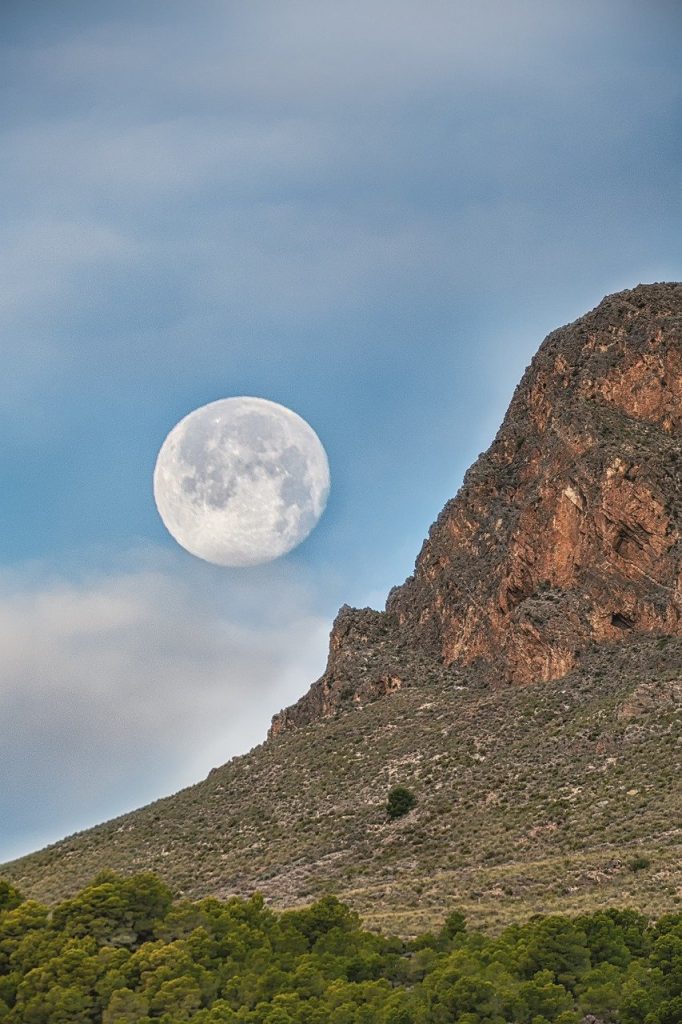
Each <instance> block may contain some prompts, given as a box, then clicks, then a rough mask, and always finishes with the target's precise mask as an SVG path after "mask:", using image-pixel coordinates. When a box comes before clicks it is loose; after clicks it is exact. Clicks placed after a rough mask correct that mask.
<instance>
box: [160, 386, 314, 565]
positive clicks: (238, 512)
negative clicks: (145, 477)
mask: <svg viewBox="0 0 682 1024" xmlns="http://www.w3.org/2000/svg"><path fill="white" fill-rule="evenodd" d="M329 484H330V480H329V462H328V461H327V454H326V452H325V450H324V448H323V447H322V443H321V441H320V439H319V438H318V436H317V434H316V433H315V431H314V430H313V428H312V427H311V426H310V425H309V424H308V423H306V421H305V420H304V419H302V418H301V417H300V416H298V415H297V414H296V413H295V412H292V411H291V409H287V408H286V407H285V406H283V405H278V404H277V403H276V402H269V401H267V400H266V399H264V398H223V399H220V401H217V402H211V403H210V404H209V405H203V406H202V407H201V408H199V409H195V410H194V412H191V413H189V415H188V416H185V418H184V419H182V420H180V422H179V423H178V424H176V426H174V427H173V429H172V430H171V432H170V433H169V435H168V437H167V438H166V440H165V441H164V442H163V445H162V446H161V450H160V451H159V454H158V458H157V460H156V467H155V469H154V500H155V501H156V507H157V509H158V510H159V515H160V516H161V519H162V520H163V522H164V524H165V526H166V528H167V530H168V531H169V533H170V534H171V535H172V536H173V537H174V538H175V540H176V541H177V542H178V544H180V545H181V546H182V547H183V548H185V549H186V550H187V551H189V552H191V553H192V554H193V555H196V556H197V557H198V558H203V559H204V560H205V561H207V562H214V563H215V564H216V565H226V566H246V565H258V564H259V563H261V562H270V561H272V559H274V558H279V557H280V555H285V554H286V553H287V552H288V551H291V550H292V549H293V548H295V547H296V546H297V545H298V544H300V543H301V541H302V540H304V539H305V537H307V536H308V534H309V533H310V531H311V530H312V529H313V527H314V526H315V525H316V524H317V521H318V520H319V518H320V516H321V515H322V513H323V512H324V508H325V505H326V503H327V497H328V495H329Z"/></svg>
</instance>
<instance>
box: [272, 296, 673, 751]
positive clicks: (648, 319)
mask: <svg viewBox="0 0 682 1024" xmlns="http://www.w3.org/2000/svg"><path fill="white" fill-rule="evenodd" d="M681 314H682V286H681V285H651V286H645V287H643V286H640V287H639V288H635V289H633V290H632V291H627V292H621V293H619V294H617V295H612V296H609V297H607V298H606V299H604V301H603V302H602V303H601V304H600V305H599V306H598V307H597V308H596V309H595V310H593V311H592V312H591V313H588V314H587V316H584V317H582V318H581V319H580V320H577V321H576V322H575V323H573V324H570V325H569V326H568V327H564V328H562V329H561V330H558V331H555V332H554V333H553V334H550V335H549V337H548V338H547V339H546V340H545V342H544V343H543V345H542V347H541V348H540V350H539V352H538V353H537V355H536V356H535V358H534V359H533V362H532V363H531V365H530V367H529V368H528V370H527V371H526V373H525V375H524V377H523V380H522V381H521V383H520V384H519V386H518V388H517V389H516V392H515V394H514V397H513V400H512V403H511V406H510V408H509V411H508V412H507V415H506V416H505V419H504V422H503V424H502V426H501V428H500V430H499V432H498V434H497V437H496V438H495V440H494V442H493V444H492V445H491V447H490V449H489V450H488V451H487V452H486V453H485V454H484V455H481V457H480V458H479V459H478V461H477V462H476V463H475V464H474V465H473V466H472V467H471V469H470V470H469V472H468V473H467V475H466V477H465V479H464V485H463V487H462V488H461V490H460V492H459V494H458V495H457V496H456V497H455V498H453V500H452V501H450V502H449V503H448V504H447V505H446V506H445V508H444V509H443V511H442V513H441V514H440V516H439V517H438V520H437V521H436V523H434V525H433V526H432V528H431V530H430V533H429V538H428V540H427V541H426V543H425V544H424V546H423V548H422V550H421V553H420V555H419V557H418V559H417V564H416V568H415V573H414V575H413V576H412V577H410V579H408V580H407V581H406V582H405V583H404V584H403V586H401V587H397V588H395V589H394V590H393V591H392V592H391V594H390V595H389V598H388V602H387V606H386V611H385V612H373V611H370V610H367V609H365V610H362V611H359V610H354V609H351V608H347V607H346V608H343V609H342V611H341V613H340V615H339V617H338V618H337V620H336V623H335V624H334V629H333V631H332V636H331V645H330V657H329V664H328V666H327V670H326V672H325V673H324V675H323V676H322V678H321V679H320V680H319V681H318V682H317V683H315V684H314V685H313V687H312V688H311V690H310V692H309V693H308V694H307V695H306V696H305V697H303V698H302V700H300V701H299V702H298V704H296V705H294V706H293V707H292V708H288V709H287V710H286V711H283V712H282V713H280V714H279V715H278V716H276V717H275V719H274V721H273V728H272V733H273V734H275V735H276V734H278V733H280V732H281V731H283V730H285V729H288V728H294V727H296V726H300V725H303V724H307V723H309V722H311V721H314V720H316V719H317V718H319V717H320V716H324V715H326V714H329V713H333V712H334V710H335V709H336V708H338V707H339V706H340V704H341V703H342V701H343V699H345V698H347V697H348V695H349V694H351V691H352V695H351V699H353V700H356V701H362V700H364V699H366V698H367V697H368V696H373V695H375V696H380V695H383V694H384V693H388V692H392V691H394V690H396V689H398V688H400V687H401V686H403V685H406V684H407V685H409V683H410V681H411V680H412V679H413V678H419V677H420V676H421V674H422V673H423V671H424V666H425V665H432V664H437V665H438V666H444V667H447V666H450V665H458V666H461V665H471V666H474V667H475V668H476V669H477V670H478V672H479V674H481V675H482V676H485V677H486V678H488V679H489V680H491V681H492V682H496V683H498V684H499V683H507V682H511V683H520V684H525V683H532V682H538V681H545V680H549V679H556V678H560V677H561V676H563V675H565V674H566V672H568V671H569V670H570V669H572V668H573V667H575V666H576V665H577V664H578V663H579V661H580V658H581V656H582V654H583V652H584V651H585V650H587V649H588V648H589V647H590V645H591V644H593V643H595V642H609V641H611V642H612V641H615V640H619V639H625V638H626V637H628V636H633V635H637V634H651V633H661V634H664V635H680V634H682V595H681V593H680V585H681V583H682V576H681V575H680V573H681V567H682V559H681V555H682V547H681V543H682V534H681V533H680V527H681V519H680V511H681V508H682V502H681V495H682V458H681V457H680V431H681V428H682V341H681V331H682V326H681V324H682V320H681Z"/></svg>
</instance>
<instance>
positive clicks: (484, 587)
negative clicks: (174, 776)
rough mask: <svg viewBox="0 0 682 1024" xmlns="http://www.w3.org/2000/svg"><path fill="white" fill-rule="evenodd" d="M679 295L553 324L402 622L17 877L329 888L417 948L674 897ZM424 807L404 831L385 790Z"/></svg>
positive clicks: (349, 636) (674, 288) (43, 888)
mask: <svg viewBox="0 0 682 1024" xmlns="http://www.w3.org/2000/svg"><path fill="white" fill-rule="evenodd" d="M681 514H682V285H679V284H657V285H647V286H639V287H637V288H634V289H632V290H630V291H626V292H621V293H619V294H617V295H613V296H609V297H607V298H606V299H604V301H603V302H602V303H601V304H600V305H599V306H598V307H597V308H596V309H595V310H593V311H592V312H590V313H588V314H587V315H586V316H584V317H582V318H581V319H580V320H578V321H576V322H575V323H573V324H570V325H569V326H567V327H564V328H562V329H560V330H558V331H555V332H554V333H552V334H551V335H550V336H549V337H548V338H547V339H546V340H545V342H544V343H543V345H542V346H541V348H540V350H539V352H538V353H537V355H536V357H535V358H534V360H533V362H532V364H531V366H530V367H529V368H528V370H527V371H526V374H525V375H524V377H523V380H522V381H521V383H520V385H519V387H518V388H517V390H516V393H515V395H514V398H513V400H512V403H511V406H510V408H509V411H508V413H507V415H506V417H505V419H504V422H503V424H502V426H501V428H500V431H499V433H498V434H497V437H496V438H495V440H494V442H493V444H492V446H491V447H490V449H489V450H488V452H486V453H485V454H484V455H482V456H481V457H480V458H479V459H478V461H477V462H476V463H475V465H474V466H473V467H472V468H471V469H470V470H469V472H468V473H467V475H466V477H465V480H464V484H463V486H462V488H461V490H460V491H459V493H458V494H457V496H456V497H455V498H453V499H452V501H450V502H449V503H448V504H447V505H446V507H445V508H444V509H443V512H442V513H441V515H440V516H439V517H438V520H437V521H436V523H435V524H434V525H433V526H432V528H431V530H430V533H429V537H428V539H427V540H426V542H425V544H424V546H423V548H422V551H421V553H420V554H419V557H418V559H417V563H416V567H415V572H414V575H413V576H411V577H410V578H409V579H408V580H407V581H406V582H405V583H404V584H403V585H402V586H401V587H398V588H396V589H394V590H393V591H392V592H391V593H390V594H389V597H388V601H387V604H386V610H385V611H383V612H378V611H373V610H371V609H361V610H358V609H351V608H348V607H345V608H343V609H342V610H341V612H340V613H339V615H338V617H337V619H336V621H335V623H334V626H333V629H332V634H331V641H330V654H329V662H328V665H327V668H326V670H325V672H324V674H323V676H322V677H321V679H320V680H318V681H317V682H316V683H314V684H313V685H312V687H311V689H310V690H309V692H308V693H307V694H306V695H305V696H304V697H302V698H301V700H300V701H299V702H298V703H297V704H295V705H293V707H290V708H288V709H286V710H284V711H282V712H280V713H279V714H278V715H276V716H275V718H274V719H273V724H272V728H271V730H270V734H269V738H268V741H267V742H266V743H264V744H262V745H261V746H259V747H257V748H255V749H254V750H253V751H251V753H250V754H248V755H246V756H244V757H240V758H235V759H233V760H232V761H230V762H229V763H228V764H226V765H224V766H223V767H221V768H218V769H215V770H214V771H213V772H211V774H210V775H209V777H208V778H207V779H206V780H205V781H204V782H202V783H199V784H198V785H197V786H193V787H190V788H189V789H186V790H183V791H182V792H181V793H178V794H176V795H175V796H173V797H169V798H167V799H165V800H160V801H157V802H156V803H154V804H151V805H150V806H149V807H146V808H143V809H142V810H139V811H136V812H133V813H131V814H128V815H124V816H122V817H120V818H118V819H116V820H114V821H112V822H107V823H105V824H104V825H100V826H98V827H97V828H95V829H90V830H88V831H86V832H83V833H80V834H78V835H76V836H72V837H70V838H68V839H65V840H63V841H62V842H60V843H57V844H54V845H53V846H51V847H48V848H46V849H45V850H42V851H40V852H38V853H35V854H32V855H30V856H29V857H24V858H22V859H21V860H18V861H15V862H13V863H12V864H10V865H5V866H4V868H2V869H1V873H2V874H4V875H6V876H7V877H9V878H10V879H11V880H12V881H14V882H16V884H18V885H19V887H20V888H22V889H23V890H24V891H26V892H28V893H29V894H32V895H36V896H37V897H39V898H41V899H47V900H52V899H55V898H58V897H61V896H63V895H65V894H70V893H72V892H74V891H76V890H77V889H78V888H79V887H80V886H81V885H82V884H83V883H84V882H86V881H88V880H89V879H90V878H91V877H92V876H93V875H94V874H95V873H96V872H97V871H98V870H101V869H102V868H103V867H112V868H116V869H118V870H121V871H124V872H131V871H139V870H141V869H152V870H154V871H156V872H157V873H158V874H160V875H161V876H162V877H164V878H166V879H168V880H169V881H170V883H171V884H172V885H173V887H174V888H175V889H176V890H178V891H182V892H183V893H185V894H187V895H192V896H195V895H204V894H215V895H219V896H226V895H229V894H232V893H239V894H245V893H248V892H251V891H252V890H253V889H254V888H256V887H257V888H259V889H260V890H261V891H262V892H263V893H264V895H265V896H266V897H267V898H268V899H270V900H272V901H273V902H274V903H276V904H278V905H280V906H291V905H295V904H299V903H302V902H307V901H310V900H311V899H312V898H314V897H316V896H318V895H320V894H321V893H323V892H328V891H333V892H336V893H337V894H338V895H340V896H341V897H342V898H343V899H344V900H346V901H347V902H349V903H351V904H352V905H353V906H354V907H356V908H357V909H358V910H360V911H361V912H362V913H363V915H364V916H365V918H366V919H367V920H368V921H369V922H370V923H374V924H381V925H384V926H386V927H389V928H390V929H392V930H394V931H399V932H403V933H405V934H408V933H414V932H416V931H419V930H423V929H424V928H426V927H430V926H432V925H433V924H434V923H435V922H436V921H438V920H440V919H442V917H443V916H444V915H445V914H446V913H447V911H448V910H450V909H455V908H456V909H463V910H464V911H465V912H466V913H467V914H468V915H469V916H470V917H472V918H473V919H474V920H476V921H478V922H479V923H482V924H483V925H485V926H489V927H496V926H498V925H500V924H501V923H503V922H505V921H508V920H510V919H518V918H522V917H524V916H527V915H528V913H530V912H534V911H548V910H562V911H565V910H575V909H581V910H582V909H588V908H594V907H599V906H605V905H609V904H613V903H616V904H619V905H622V904H623V903H628V904H630V905H633V906H637V907H639V908H641V909H643V910H647V911H653V912H656V911H661V910H664V909H666V908H670V907H672V906H673V905H674V904H675V903H676V902H679V900H680V899H682V867H681V865H682V858H681V857H680V850H679V838H680V829H679V824H680V822H679V796H678V791H677V780H678V778H679V768H680V764H679V762H680V751H681V748H682V738H681V736H680V729H679V725H680V706H681V703H682V615H681V612H682V605H681V603H680V587H681V585H682V559H681V555H682V545H681V525H680V524H681ZM398 783H399V784H403V785H405V786H407V787H409V788H410V789H411V790H412V791H413V793H414V795H415V796H416V799H417V803H416V806H415V807H414V809H413V810H412V811H410V813H409V814H407V815H406V816H405V817H402V818H399V819H397V820H390V819H389V818H388V816H387V814H386V797H387V793H388V791H389V789H390V788H391V786H393V785H395V784H398Z"/></svg>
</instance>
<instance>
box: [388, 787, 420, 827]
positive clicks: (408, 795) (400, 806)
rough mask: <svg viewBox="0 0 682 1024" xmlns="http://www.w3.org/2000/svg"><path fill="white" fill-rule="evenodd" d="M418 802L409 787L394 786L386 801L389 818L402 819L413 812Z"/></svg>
mask: <svg viewBox="0 0 682 1024" xmlns="http://www.w3.org/2000/svg"><path fill="white" fill-rule="evenodd" d="M416 802H417V798H416V796H415V795H414V793H413V792H412V790H411V789H408V788H407V786H394V787H393V789H392V790H391V791H390V793H389V794H388V800H387V801H386V813H387V814H388V816H389V818H390V819H391V820H393V819H394V818H402V817H403V815H405V814H407V813H408V811H411V810H412V808H413V807H414V805H415V804H416Z"/></svg>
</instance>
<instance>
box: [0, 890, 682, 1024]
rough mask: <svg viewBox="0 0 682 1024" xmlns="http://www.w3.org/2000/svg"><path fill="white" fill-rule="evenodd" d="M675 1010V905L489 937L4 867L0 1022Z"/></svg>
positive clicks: (461, 1019)
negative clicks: (20, 886)
mask: <svg viewBox="0 0 682 1024" xmlns="http://www.w3.org/2000/svg"><path fill="white" fill-rule="evenodd" d="M588 1015H592V1017H597V1018H598V1019H599V1020H600V1021H603V1022H609V1024H678V1022H679V1021H680V1019H682V914H674V915H665V916H663V917H662V918H660V919H659V920H658V921H657V922H650V921H648V920H647V919H646V918H645V917H644V916H642V915H641V914H639V913H637V912H635V911H632V910H615V909H612V910H608V911H600V912H597V913H594V914H582V915H578V916H576V917H573V918H570V917H562V916H546V917H542V916H538V917H535V918H533V919H531V920H530V921H527V922H525V923H524V924H520V925H513V926H511V927H509V928H507V929H505V930H504V931H503V932H502V933H501V934H500V935H498V936H496V937H490V936H485V935H483V934H481V933H480V932H477V931H469V930H468V929H467V926H466V921H465V919H464V917H463V915H462V914H460V913H452V914H450V916H449V917H448V918H447V919H446V920H445V922H444V923H443V924H442V925H441V926H440V927H439V928H438V930H436V931H434V932H432V933H429V934H425V935H421V936H419V937H418V938H416V939H414V940H411V941H404V940H401V939H399V938H395V937H390V936H385V935H381V934H377V933H373V932H370V931H367V930H365V929H364V928H363V927H362V926H361V923H360V919H359V917H358V916H357V915H356V914H355V913H354V912H353V911H351V910H350V909H349V908H348V907H347V906H345V905H344V904H343V903H341V902H339V901H338V900H337V899H336V898H335V897H334V896H327V897H324V898H323V899H321V900H319V901H318V902H316V903H314V904H312V905H311V906H309V907H306V908H303V909H299V910H292V911H284V912H281V913H277V912H274V911H273V910H271V909H269V908H268V907H267V906H266V905H265V903H264V901H263V898H262V896H261V895H259V894H256V895H254V896H252V897H251V898H250V899H248V900H241V899H238V898H233V899H231V900H228V901H226V902H220V901H219V900H216V899H212V898H209V899H204V900H201V901H199V902H191V901H187V900H173V898H172V896H171V892H170V890H169V889H168V888H167V887H166V886H165V885H164V884H163V883H162V882H160V881H159V880H158V879H157V878H156V877H155V876H153V875H137V876H132V877H129V878H122V877H120V876H117V875H115V874H113V873H111V872H107V873H104V874H102V875H101V876H100V877H98V878H96V879H95V880H94V882H93V883H92V884H91V885H89V886H88V887H87V888H86V889H84V890H83V891H82V892H80V893H79V894H78V895H77V896H75V897H74V898H72V899H69V900H65V901H63V902H62V903H59V904H58V905H57V906H55V907H54V908H53V909H52V911H50V910H48V908H47V907H44V906H42V905H41V904H39V903H37V902H35V901H32V900H23V899H22V898H21V896H20V895H19V893H18V892H17V890H16V889H15V888H14V887H12V886H11V885H8V884H6V883H1V882H0V1020H2V1021H3V1024H100V1022H102V1024H181V1022H185V1021H192V1022H193V1024H449V1022H457V1024H506V1022H514V1024H580V1022H581V1021H583V1020H584V1019H585V1018H586V1017H588V1019H590V1018H589V1016H588Z"/></svg>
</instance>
